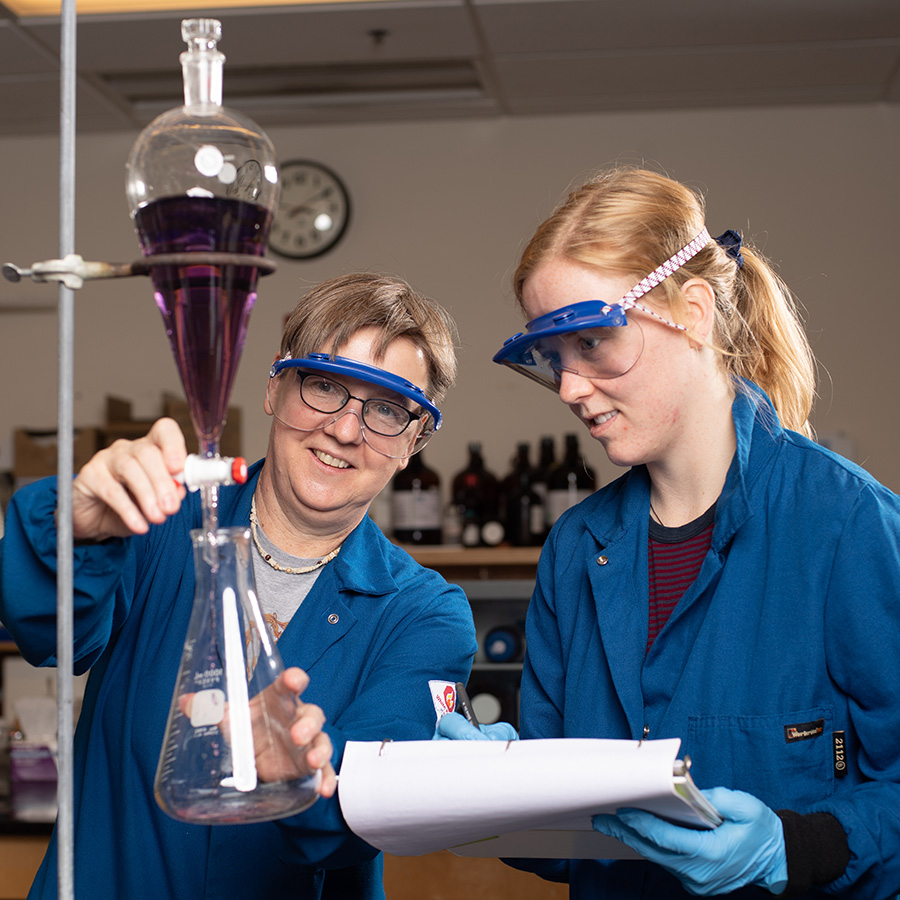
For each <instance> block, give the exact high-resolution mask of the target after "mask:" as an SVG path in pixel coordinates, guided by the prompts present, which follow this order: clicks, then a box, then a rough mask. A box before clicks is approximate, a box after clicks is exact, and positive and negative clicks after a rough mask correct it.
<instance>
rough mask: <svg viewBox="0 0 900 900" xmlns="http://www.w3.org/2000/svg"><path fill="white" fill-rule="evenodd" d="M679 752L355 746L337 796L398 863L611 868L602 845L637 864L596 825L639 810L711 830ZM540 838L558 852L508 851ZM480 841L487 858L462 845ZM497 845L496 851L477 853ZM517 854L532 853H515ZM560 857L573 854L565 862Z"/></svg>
mask: <svg viewBox="0 0 900 900" xmlns="http://www.w3.org/2000/svg"><path fill="white" fill-rule="evenodd" d="M680 746H681V741H680V740H679V739H678V738H672V739H669V740H660V741H643V742H641V743H639V742H638V741H617V740H599V739H596V740H591V739H557V740H531V741H513V742H511V743H509V744H507V743H505V742H503V741H402V742H400V741H398V742H394V743H391V742H388V743H384V744H383V743H382V742H381V741H371V742H357V741H350V742H348V743H347V745H346V749H345V751H344V759H343V763H342V764H341V775H340V781H339V786H338V796H339V797H340V802H341V809H342V811H343V814H344V818H345V819H346V821H347V824H348V825H349V826H350V828H351V829H352V830H353V831H354V832H356V833H357V834H358V835H359V836H360V837H362V838H363V839H364V840H366V841H368V842H369V843H370V844H372V845H373V846H375V847H377V848H378V849H380V850H384V851H385V852H387V853H392V854H394V855H397V856H418V855H421V854H423V853H432V852H434V851H436V850H443V849H448V848H450V849H454V850H455V851H456V852H460V853H467V854H468V855H486V856H500V855H503V856H506V855H511V856H519V855H521V856H551V857H556V856H563V857H567V858H577V857H578V856H588V857H590V858H603V856H602V855H601V854H599V853H597V852H596V850H597V847H598V846H599V845H600V843H605V845H606V846H608V847H610V848H616V847H618V848H619V851H620V852H617V853H615V854H614V853H613V850H612V849H610V850H609V855H608V857H607V858H612V856H613V855H615V856H617V857H625V856H632V855H633V854H631V851H628V850H627V848H624V847H622V845H620V844H618V842H615V841H611V840H610V839H604V838H603V836H601V835H598V834H596V833H595V832H593V831H592V830H591V829H590V817H591V815H593V814H595V813H599V812H613V811H615V810H616V809H617V808H618V807H621V806H635V807H639V808H641V809H646V810H649V811H651V812H655V813H657V814H658V815H661V816H664V817H666V818H668V819H671V820H673V821H677V822H683V823H684V824H688V825H693V826H695V827H709V824H710V822H709V819H707V818H705V817H704V815H703V814H702V813H701V812H700V811H699V810H698V809H697V808H695V807H694V806H693V805H692V804H691V803H690V802H688V800H687V799H684V798H683V797H682V796H681V795H680V794H679V784H680V783H682V782H683V781H684V779H683V778H681V777H678V776H675V775H674V774H673V772H674V769H675V765H676V758H677V754H678V749H679V747H680ZM688 781H689V779H688ZM689 786H691V787H692V785H689ZM700 801H701V802H702V798H700ZM708 811H711V812H712V814H713V815H714V814H715V811H714V810H708ZM535 829H542V830H546V829H550V830H551V831H552V832H553V834H552V835H545V837H547V838H548V840H547V841H546V846H545V847H544V850H545V851H549V849H550V848H551V844H552V849H553V852H536V851H539V850H541V842H540V839H539V838H538V839H535V838H534V836H533V835H528V836H525V837H522V839H521V840H520V841H519V842H515V841H513V842H512V843H511V842H510V840H507V841H505V842H504V843H503V844H501V843H499V838H500V836H505V837H508V838H511V837H512V833H516V832H532V831H534V830H535ZM579 832H580V834H579ZM588 832H590V834H589V833H588ZM591 835H593V837H591ZM550 838H553V840H550ZM492 839H493V840H492ZM560 841H562V842H563V843H560ZM473 842H485V846H484V847H483V848H480V850H479V851H478V852H476V850H475V849H474V848H473V849H471V850H470V849H468V848H463V847H462V846H461V845H466V844H472V843H473ZM488 844H491V847H492V849H491V850H490V851H489V852H480V851H481V850H486V849H487V845H488ZM519 844H522V846H523V850H524V849H528V851H529V852H518V851H517V850H516V847H518V846H519ZM526 844H527V848H526V846H525V845H526ZM563 846H566V847H569V848H571V849H572V851H573V852H571V853H565V854H563V853H559V852H557V851H558V849H559V847H563ZM495 849H496V852H495Z"/></svg>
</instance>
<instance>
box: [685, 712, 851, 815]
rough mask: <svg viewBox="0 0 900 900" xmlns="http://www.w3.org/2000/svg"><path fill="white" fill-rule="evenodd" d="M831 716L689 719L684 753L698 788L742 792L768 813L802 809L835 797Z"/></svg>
mask: <svg viewBox="0 0 900 900" xmlns="http://www.w3.org/2000/svg"><path fill="white" fill-rule="evenodd" d="M832 720H833V716H832V711H831V710H830V709H827V708H825V707H812V708H809V709H800V710H789V711H787V712H784V713H777V714H773V715H766V716H690V717H689V719H688V740H687V741H686V742H685V746H684V747H683V750H684V752H685V753H688V754H690V757H691V759H692V761H693V767H692V769H691V774H692V776H693V777H694V780H695V781H696V782H697V784H698V785H700V786H701V787H703V788H710V787H717V786H722V787H727V788H732V789H734V790H741V791H747V792H748V793H750V794H753V795H754V796H755V797H758V798H759V799H760V800H762V801H763V803H765V804H766V805H768V806H769V807H771V808H772V809H795V810H798V811H802V809H803V808H804V807H805V806H807V805H809V804H811V803H815V802H817V801H819V800H823V799H825V798H827V797H830V796H831V795H832V793H833V792H834V761H833V756H832V730H833V729H832Z"/></svg>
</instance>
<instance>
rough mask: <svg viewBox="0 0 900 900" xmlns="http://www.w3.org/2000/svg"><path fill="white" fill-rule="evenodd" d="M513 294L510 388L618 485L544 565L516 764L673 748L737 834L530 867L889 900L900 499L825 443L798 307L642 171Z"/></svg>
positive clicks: (573, 886) (899, 860)
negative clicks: (525, 756)
mask: <svg viewBox="0 0 900 900" xmlns="http://www.w3.org/2000/svg"><path fill="white" fill-rule="evenodd" d="M648 273H649V274H648ZM514 289H515V293H516V296H517V298H518V300H519V303H520V305H521V307H522V310H523V312H524V314H525V316H526V318H527V320H528V324H527V326H526V329H525V332H524V333H523V334H519V335H516V336H515V337H513V338H511V339H510V340H509V341H507V342H506V344H505V345H504V347H503V348H502V349H501V350H500V351H499V352H498V353H497V355H496V356H495V361H497V362H499V363H502V364H505V365H508V366H511V367H512V368H513V369H515V370H517V371H520V372H522V373H523V374H525V375H528V376H529V377H530V378H532V379H534V380H535V381H538V382H539V383H543V384H545V385H546V386H548V387H550V388H551V389H552V390H553V391H554V392H555V393H557V394H558V395H559V398H560V399H561V400H562V401H563V402H564V403H566V404H568V406H569V407H570V408H571V410H572V412H573V413H574V414H575V415H576V416H577V417H578V419H579V420H580V421H581V422H582V423H583V424H584V426H585V427H586V428H587V429H588V430H589V432H590V433H591V436H592V437H593V438H595V439H596V440H597V441H599V442H600V443H601V444H602V445H603V447H604V450H605V451H606V453H607V455H608V456H609V458H610V460H611V461H612V462H613V463H615V464H616V465H619V466H622V467H625V468H627V471H626V472H625V473H624V474H623V475H622V476H621V477H620V478H618V479H617V480H615V481H613V482H612V483H610V484H608V485H607V486H605V487H604V488H602V489H601V490H599V491H598V492H597V493H595V494H594V495H592V496H591V497H589V498H588V499H587V500H585V501H583V502H582V503H581V504H579V505H578V506H576V507H574V508H573V509H571V510H569V511H568V512H567V513H566V514H565V515H564V516H563V517H562V518H561V519H560V520H559V521H558V522H557V524H556V526H555V527H554V529H553V531H552V533H551V535H550V537H549V539H548V540H547V543H546V545H545V547H544V550H543V553H542V556H541V562H540V566H539V570H538V578H537V584H536V587H535V592H534V596H533V598H532V601H531V604H530V606H529V610H528V622H527V648H528V650H527V658H526V663H525V670H524V675H523V681H522V694H521V723H522V725H521V727H522V737H523V738H561V737H573V738H575V737H606V738H622V739H634V740H638V739H641V738H642V737H644V738H648V739H651V740H652V739H654V738H671V737H678V738H681V739H682V753H684V754H686V755H689V756H690V757H691V759H692V761H693V768H692V774H693V777H694V780H695V781H696V782H697V783H698V784H699V785H700V787H701V788H704V789H708V790H707V792H706V793H707V796H708V798H709V799H710V801H711V802H712V803H713V805H714V806H716V808H717V809H718V810H719V812H720V814H721V816H722V818H723V823H722V824H721V825H720V826H719V827H718V828H716V829H713V830H710V831H694V830H691V829H688V828H683V827H680V826H677V825H673V824H671V823H669V822H665V821H663V820H662V819H659V818H657V817H655V816H653V815H651V814H649V813H646V812H640V811H637V810H627V809H626V810H619V811H618V814H617V815H599V816H597V817H595V820H594V827H595V829H597V830H598V831H601V832H603V833H605V834H608V835H612V836H614V837H616V838H618V839H620V840H621V841H623V842H624V843H626V844H628V845H630V846H631V847H632V848H633V849H635V850H637V851H638V853H639V854H640V855H641V856H642V857H643V860H642V861H639V862H638V861H633V860H629V861H623V860H531V861H517V863H516V864H517V865H519V866H521V867H525V868H531V869H533V870H534V871H537V872H539V873H540V874H542V875H544V876H545V877H548V878H552V879H554V880H561V881H568V882H569V884H570V893H571V896H572V897H575V898H598V900H599V898H603V900H615V898H627V900H632V898H638V897H646V898H653V900H660V898H665V900H671V898H678V897H686V896H689V895H693V894H701V895H713V894H714V895H722V894H727V895H729V896H736V897H747V898H750V897H754V896H761V895H762V893H761V890H760V889H762V890H764V891H768V892H770V893H772V894H783V895H784V896H793V897H797V896H802V897H813V896H824V895H829V896H837V897H847V898H851V897H852V898H858V900H862V898H870V900H882V898H886V897H894V896H896V895H897V893H898V890H900V753H898V752H897V746H898V742H897V736H898V735H900V578H898V576H900V498H898V497H897V496H896V495H895V494H893V493H892V492H891V491H889V490H888V489H887V488H885V487H884V486H882V485H881V484H879V483H878V482H877V481H876V480H875V479H874V478H872V477H871V476H870V475H869V474H868V473H866V472H865V471H863V470H862V469H861V468H859V467H857V466H855V465H853V464H852V463H850V462H848V461H847V460H845V459H842V458H841V457H839V456H837V455H835V454H834V453H831V452H829V451H828V450H826V449H824V448H823V447H821V446H819V445H818V444H816V443H814V442H813V441H812V440H811V439H810V436H811V429H810V425H809V420H808V419H809V413H810V408H811V405H812V399H813V395H814V367H815V364H814V359H813V356H812V353H811V351H810V348H809V345H808V343H807V341H806V338H805V336H804V332H803V327H802V325H801V322H800V320H799V318H798V315H797V310H796V307H795V304H794V302H793V300H792V298H791V295H790V293H789V291H788V290H787V289H786V287H785V286H784V285H783V284H782V282H781V280H780V279H779V278H778V276H777V275H776V274H775V273H774V271H773V270H772V268H771V267H770V266H769V265H768V264H767V263H766V262H765V260H764V259H763V258H762V257H761V256H760V255H759V254H758V253H756V252H755V251H753V250H752V249H750V248H748V247H746V246H745V245H743V243H742V241H741V238H740V236H739V235H738V234H737V233H735V232H733V231H727V232H725V233H724V234H723V235H721V236H720V237H718V238H711V237H710V235H709V232H708V231H707V225H706V220H705V213H704V206H703V201H702V198H701V197H699V196H698V195H697V194H695V193H694V192H693V191H691V190H689V189H688V188H686V187H685V186H683V185H681V184H679V183H677V182H675V181H672V180H671V179H669V178H666V177H663V176H661V175H658V174H655V173H653V172H648V171H643V170H637V169H617V170H614V171H611V172H608V173H605V174H602V175H600V176H598V177H596V178H594V179H593V180H591V181H590V182H588V183H587V184H585V185H583V186H582V187H581V188H579V189H578V190H576V191H574V192H573V193H571V194H570V195H569V197H568V199H567V200H566V201H565V202H563V203H562V205H561V206H560V207H559V208H558V209H557V210H556V211H555V212H554V213H553V214H552V215H551V216H550V217H549V218H548V219H547V221H546V222H544V223H543V224H542V225H541V226H540V227H539V228H538V230H537V232H536V234H535V235H534V236H533V238H532V239H531V241H530V242H529V244H528V245H527V247H526V249H525V251H524V254H523V255H522V259H521V262H520V264H519V266H518V268H517V270H516V273H515V276H514ZM458 718H459V717H453V716H451V717H445V719H446V721H445V720H444V719H442V720H441V730H442V731H443V732H444V733H445V734H446V735H447V736H453V737H457V736H461V735H460V732H463V731H466V727H465V723H461V722H457V721H455V720H456V719H458ZM492 727H493V726H492ZM483 728H484V730H485V732H486V734H484V735H483V736H487V737H491V736H493V735H492V734H491V732H490V728H486V727H484V726H483ZM454 729H455V730H454ZM462 736H468V737H473V736H476V735H473V734H471V733H467V734H465V735H462ZM498 736H499V735H498Z"/></svg>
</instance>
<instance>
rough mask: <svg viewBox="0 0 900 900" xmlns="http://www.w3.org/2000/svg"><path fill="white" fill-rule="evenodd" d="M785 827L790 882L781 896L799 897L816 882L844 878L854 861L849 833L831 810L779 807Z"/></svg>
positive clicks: (779, 813)
mask: <svg viewBox="0 0 900 900" xmlns="http://www.w3.org/2000/svg"><path fill="white" fill-rule="evenodd" d="M777 814H778V817H779V818H780V819H781V825H782V828H783V829H784V849H785V855H786V857H787V868H788V883H787V887H786V888H785V890H784V892H783V893H782V894H780V895H779V896H781V897H797V896H799V895H800V894H805V893H806V892H807V891H808V890H809V889H810V888H811V887H813V886H814V885H822V884H828V883H830V882H832V881H834V880H835V879H836V878H840V877H841V875H843V874H844V870H845V869H846V868H847V863H848V862H850V848H849V847H848V846H847V834H846V832H845V831H844V829H843V827H842V825H841V823H840V822H839V821H838V820H837V819H836V818H835V817H834V816H833V815H831V813H809V814H808V815H805V816H804V815H801V814H800V813H796V812H793V811H792V810H790V809H780V810H778V813H777Z"/></svg>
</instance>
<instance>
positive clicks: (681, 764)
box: [672, 753, 691, 778]
mask: <svg viewBox="0 0 900 900" xmlns="http://www.w3.org/2000/svg"><path fill="white" fill-rule="evenodd" d="M672 771H673V772H674V774H675V777H676V778H684V777H685V776H686V775H687V774H688V773H689V772H690V771H691V757H690V756H689V755H688V754H687V753H685V754H684V759H676V760H675V765H674V766H673V767H672Z"/></svg>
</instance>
